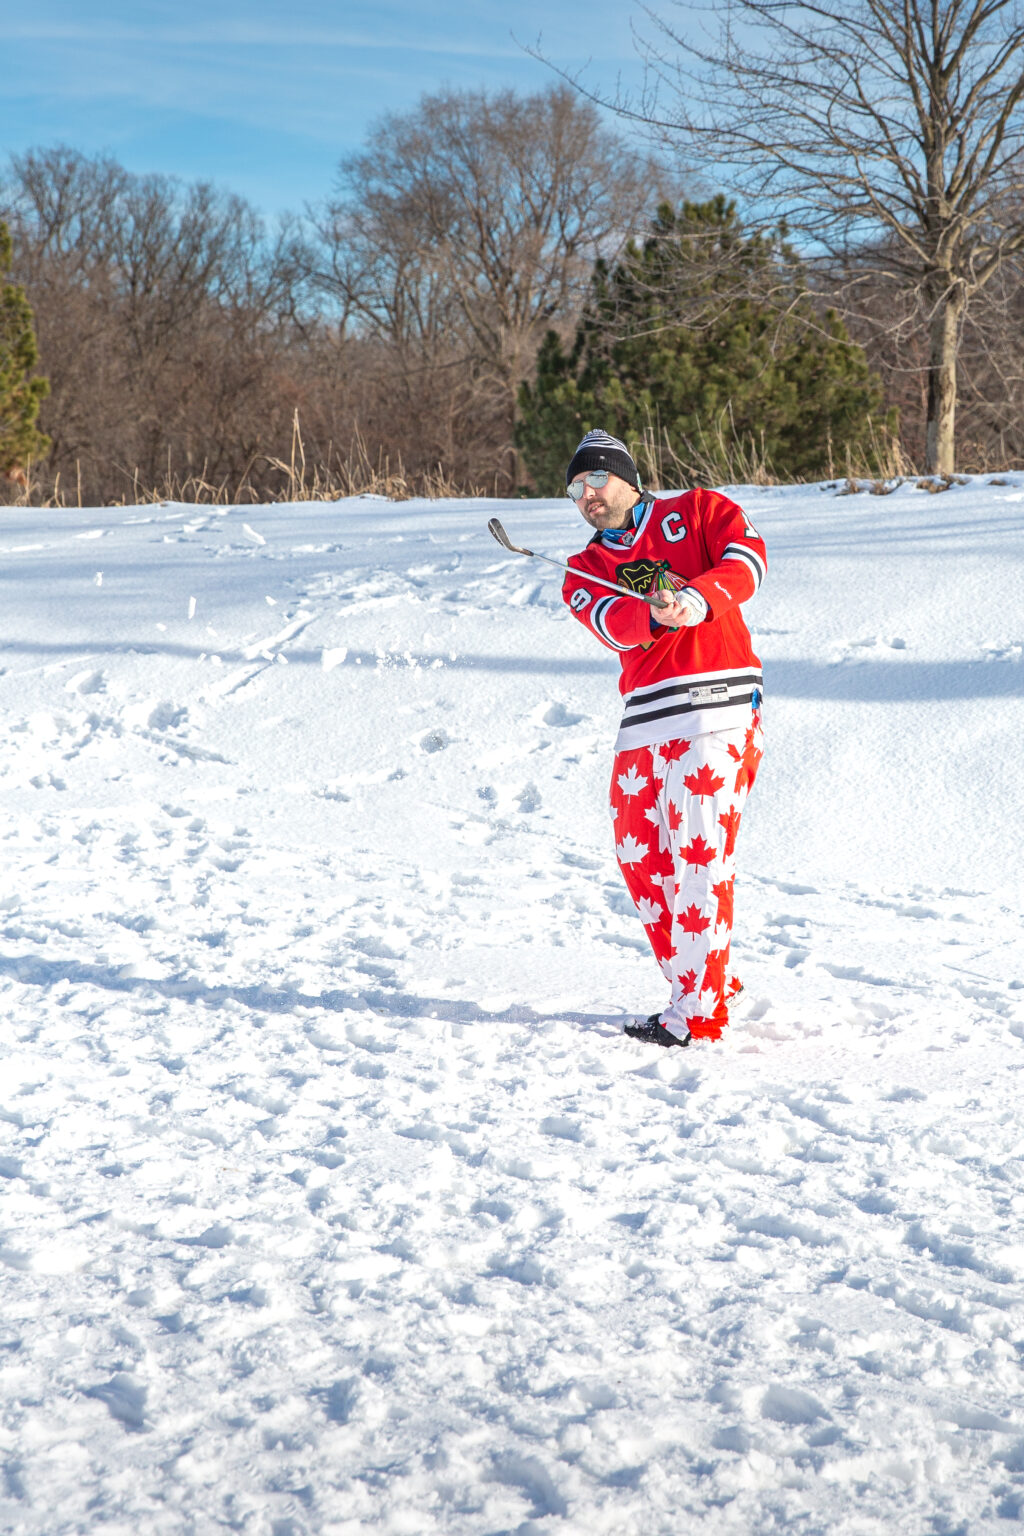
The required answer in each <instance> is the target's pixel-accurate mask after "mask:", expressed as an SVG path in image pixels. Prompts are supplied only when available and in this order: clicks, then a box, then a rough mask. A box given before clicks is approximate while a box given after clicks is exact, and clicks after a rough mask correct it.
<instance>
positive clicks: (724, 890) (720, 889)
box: [712, 880, 733, 929]
mask: <svg viewBox="0 0 1024 1536" xmlns="http://www.w3.org/2000/svg"><path fill="white" fill-rule="evenodd" d="M712 892H713V894H714V895H715V896H716V897H717V898H718V912H717V914H716V916H715V927H716V928H717V927H718V924H719V923H724V924H725V926H726V928H729V929H731V928H732V893H733V881H732V880H723V881H722V883H721V885H715V886H712Z"/></svg>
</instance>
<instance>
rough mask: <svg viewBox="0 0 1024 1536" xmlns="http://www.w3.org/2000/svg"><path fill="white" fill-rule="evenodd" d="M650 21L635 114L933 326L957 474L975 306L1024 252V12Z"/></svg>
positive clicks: (840, 6)
mask: <svg viewBox="0 0 1024 1536" xmlns="http://www.w3.org/2000/svg"><path fill="white" fill-rule="evenodd" d="M686 9H687V12H688V16H689V18H690V20H691V22H692V16H693V12H692V9H691V8H689V7H687V8H686ZM648 14H649V15H650V16H651V18H652V20H653V21H654V23H655V25H656V27H657V33H656V41H655V42H653V43H648V45H647V57H648V63H649V67H650V69H651V71H652V74H651V82H652V92H651V95H650V96H649V97H648V99H647V101H646V103H645V105H644V106H643V107H642V108H641V109H640V113H639V115H642V116H644V117H645V119H646V120H647V121H649V122H652V123H656V124H657V125H658V126H659V127H660V128H661V129H662V130H664V131H667V132H668V133H669V134H670V135H671V136H672V137H674V138H676V139H680V138H682V139H683V140H685V142H687V143H688V144H690V145H693V144H696V145H697V147H698V149H699V151H700V152H701V153H702V157H703V158H704V159H705V161H711V162H714V163H715V164H716V165H717V166H718V168H719V170H720V172H721V175H722V178H723V180H724V181H725V183H726V184H727V185H729V186H730V187H731V188H732V189H734V190H735V191H736V192H737V193H739V194H740V195H741V197H742V198H743V201H744V204H745V207H746V208H747V209H748V210H753V211H754V212H755V214H756V213H757V212H758V211H761V212H763V214H764V217H765V219H766V221H767V222H773V221H775V220H777V219H778V218H779V216H780V214H783V215H784V216H785V218H786V220H787V223H788V226H789V228H790V230H791V231H792V232H793V233H794V234H795V235H799V236H801V237H802V239H803V241H804V242H805V244H806V243H808V242H809V243H810V244H809V245H807V248H813V247H816V248H817V250H818V251H819V252H821V253H823V254H824V256H825V258H826V259H827V261H828V262H829V263H831V264H832V266H833V269H834V268H835V266H836V265H839V266H841V267H842V269H843V270H844V271H845V272H846V274H847V277H848V281H849V283H850V284H852V287H853V289H854V290H856V288H857V287H859V286H862V285H863V286H866V287H867V288H870V289H872V290H873V291H877V290H878V289H879V287H880V288H881V289H882V290H883V291H888V292H889V293H890V294H891V299H890V302H889V304H888V306H887V307H888V309H889V311H890V313H892V312H894V311H898V312H899V314H900V317H901V319H902V321H903V322H904V323H905V322H906V321H907V318H908V316H916V317H917V319H918V323H920V320H921V318H922V317H923V321H924V324H925V326H926V328H927V336H928V346H927V354H926V358H925V359H924V360H923V366H924V368H925V370H926V376H927V426H926V443H925V456H926V467H927V468H928V469H929V470H930V471H932V472H934V473H949V472H951V471H952V469H953V467H954V427H955V418H956V405H957V353H958V348H959V345H960V340H961V337H962V334H963V328H964V324H965V319H966V316H967V312H968V308H969V306H970V304H971V302H972V300H973V299H974V298H975V296H976V295H978V294H979V292H980V291H981V290H982V289H984V288H985V287H986V286H987V285H988V284H990V283H991V282H992V280H993V279H994V278H995V277H996V275H997V274H998V273H999V272H1000V270H1001V269H1002V268H1003V267H1004V265H1005V264H1006V263H1007V262H1009V261H1011V260H1012V259H1013V258H1014V257H1015V256H1016V254H1017V253H1018V252H1019V251H1021V250H1024V107H1022V100H1024V17H1022V14H1021V10H1020V6H1019V3H1018V0H817V3H816V0H793V3H789V0H726V4H725V5H724V7H722V8H721V9H720V10H719V11H718V12H717V13H716V14H718V15H719V18H720V31H719V34H718V36H717V38H716V39H715V40H714V41H713V42H712V41H709V40H704V41H702V40H700V39H698V38H696V37H695V35H692V34H691V33H689V32H687V33H685V34H684V31H683V28H682V26H681V25H680V26H675V27H674V26H673V25H672V24H671V22H670V21H669V20H668V19H667V18H666V17H665V15H664V14H660V15H659V14H656V13H655V12H654V11H651V10H649V11H648ZM659 99H660V100H661V101H662V102H664V101H666V99H667V101H668V103H669V107H668V109H667V110H662V109H661V108H660V107H659V106H658V101H659ZM851 303H852V299H851ZM884 307H885V306H883V308H884ZM875 313H876V315H877V309H876V311H875Z"/></svg>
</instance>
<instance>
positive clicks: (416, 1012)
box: [0, 955, 624, 1050]
mask: <svg viewBox="0 0 1024 1536" xmlns="http://www.w3.org/2000/svg"><path fill="white" fill-rule="evenodd" d="M0 976H9V977H11V979H12V980H14V981H20V982H21V983H22V984H23V985H26V986H36V987H52V986H57V985H58V984H59V983H61V982H73V983H74V984H75V985H77V986H92V987H97V988H99V989H100V990H101V991H105V992H115V993H119V994H121V995H124V994H131V993H136V994H139V995H145V996H149V997H152V996H154V995H155V996H157V997H163V998H166V999H168V1001H171V1000H174V1001H178V1002H189V1003H201V1004H203V1005H204V1006H205V1007H207V1008H211V1009H216V1008H221V1007H223V1005H224V1004H225V1003H238V1004H240V1005H241V1006H242V1007H245V1008H249V1009H251V1010H252V1011H253V1012H254V1013H281V1014H284V1013H294V1011H295V1009H296V1008H308V1009H321V1010H323V1011H325V1012H329V1013H346V1012H354V1013H363V1014H366V1015H367V1016H370V1015H373V1016H376V1017H387V1018H391V1019H436V1020H438V1022H439V1023H446V1024H492V1025H494V1024H553V1023H562V1024H576V1025H578V1026H579V1027H580V1028H581V1029H594V1030H597V1031H598V1032H599V1033H601V1034H602V1035H608V1034H618V1033H619V1031H620V1030H621V1027H622V1020H623V1017H624V1015H623V1014H622V1013H606V1014H603V1013H602V1014H597V1013H568V1012H566V1013H563V1012H558V1013H538V1012H537V1011H536V1010H535V1009H533V1008H526V1007H522V1006H519V1005H514V1006H512V1007H509V1008H503V1009H501V1010H499V1011H490V1010H488V1009H486V1008H481V1007H480V1006H479V1004H478V1003H472V1002H463V1001H460V1000H459V999H457V998H450V997H417V996H415V995H414V994H412V993H409V992H390V991H385V990H383V989H381V988H375V987H361V988H359V989H358V990H356V989H352V990H349V989H344V990H343V989H329V990H325V991H323V992H321V993H318V994H312V993H306V992H300V991H299V990H298V989H297V988H294V987H273V986H266V985H261V984H256V985H253V986H248V987H237V986H229V985H223V986H207V985H206V984H205V983H204V982H201V981H198V980H195V979H188V978H184V977H183V978H181V979H174V978H160V977H151V976H125V975H122V974H121V973H120V972H119V971H117V970H111V969H110V968H109V967H106V966H102V965H90V964H88V963H87V962H85V961H81V960H43V959H41V958H40V957H39V956H37V955H0ZM339 1045H340V1042H339ZM327 1048H328V1049H330V1047H327ZM380 1049H381V1050H391V1049H392V1046H391V1044H390V1043H387V1044H385V1043H384V1042H382V1043H381V1046H380Z"/></svg>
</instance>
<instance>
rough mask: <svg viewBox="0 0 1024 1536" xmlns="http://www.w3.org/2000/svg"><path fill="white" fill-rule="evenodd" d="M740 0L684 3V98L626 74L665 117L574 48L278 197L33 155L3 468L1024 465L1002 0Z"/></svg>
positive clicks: (236, 492) (24, 161) (148, 473)
mask: <svg viewBox="0 0 1024 1536" xmlns="http://www.w3.org/2000/svg"><path fill="white" fill-rule="evenodd" d="M725 10H726V11H728V12H739V13H741V14H743V15H744V16H745V17H746V18H747V19H748V20H750V19H751V18H753V20H755V21H758V22H759V23H760V25H761V27H762V29H763V31H764V32H765V34H766V39H767V40H766V41H765V45H764V48H763V49H762V51H761V52H758V50H757V48H756V47H755V46H753V45H752V44H751V42H750V37H749V35H748V36H747V38H746V40H745V42H744V45H743V47H742V49H737V48H736V47H735V46H734V45H732V44H730V46H726V44H727V43H729V40H730V38H734V37H735V34H734V33H732V32H728V31H727V32H726V34H725V38H724V41H723V43H722V46H721V48H719V49H717V50H715V51H711V52H708V53H706V54H703V55H702V54H700V53H699V52H698V51H697V50H695V49H694V47H693V45H692V43H691V42H690V40H689V39H688V38H686V37H679V36H675V35H673V34H668V33H667V29H664V28H663V33H665V35H668V36H669V37H670V41H671V50H670V51H669V50H666V49H664V48H663V49H662V51H661V53H660V54H657V55H653V54H652V60H651V66H652V68H653V69H655V70H657V69H659V68H660V69H661V71H662V74H663V77H664V76H665V71H666V69H667V62H668V60H669V59H671V61H672V63H673V67H674V68H675V69H676V70H677V72H678V71H679V70H680V69H681V68H682V66H681V64H680V60H686V59H687V58H689V60H690V62H691V64H692V65H693V66H694V67H693V68H692V69H691V70H690V71H689V73H684V74H678V73H677V76H676V79H675V87H676V95H675V97H674V98H672V97H670V100H674V101H675V102H676V110H675V111H674V112H673V113H672V114H670V115H669V116H665V114H664V112H662V115H661V116H660V117H659V115H658V111H660V110H661V109H658V111H656V110H655V108H654V106H653V105H652V104H651V102H647V103H645V104H643V105H642V109H637V108H628V109H627V108H625V107H624V106H623V105H622V104H619V109H620V115H621V113H622V112H624V111H632V113H633V115H634V116H641V117H642V118H643V119H644V122H645V124H646V125H647V126H649V127H650V126H654V127H660V128H661V130H662V135H663V137H662V141H661V143H660V144H657V145H656V146H655V148H654V149H643V148H638V147H637V141H636V139H635V138H629V137H627V136H626V134H625V132H624V131H622V129H621V128H620V127H618V126H615V120H614V118H613V119H609V117H608V115H607V114H606V113H603V112H601V111H599V110H598V107H597V106H596V105H595V104H594V102H592V101H591V100H589V99H587V97H586V96H585V95H584V94H582V93H581V92H580V91H579V90H577V89H573V88H571V87H570V86H569V85H568V84H565V83H562V84H558V85H554V86H552V87H551V88H549V89H548V90H545V91H541V92H536V93H534V94H532V95H517V94H516V93H514V92H511V91H503V92H496V93H487V92H483V91H479V92H471V91H442V92H438V93H435V94H431V95H427V96H425V97H424V98H423V99H422V100H421V102H420V104H419V105H418V107H416V108H415V109H414V110H413V111H411V112H408V113H404V114H391V115H389V116H386V117H384V118H382V119H381V120H380V121H379V122H378V123H377V124H376V125H375V127H374V128H373V130H372V131H371V133H370V135H369V137H368V139H367V142H366V144H365V146H364V148H363V149H362V150H361V151H360V152H358V153H356V154H353V155H351V156H349V157H347V158H346V159H345V160H343V161H342V162H341V164H340V166H339V170H338V177H337V182H336V185H335V188H334V190H333V193H332V195H331V196H329V197H327V198H325V200H324V202H323V203H322V204H321V205H320V206H318V207H316V208H313V209H309V210H307V212H306V213H305V215H303V216H302V217H293V218H290V219H287V220H284V221H282V222H281V223H279V225H278V226H277V227H276V228H275V229H273V230H269V229H268V228H267V226H266V225H265V223H264V221H263V220H262V219H261V218H260V217H259V215H258V214H257V213H256V211H255V210H254V209H253V208H252V207H251V206H249V205H248V204H247V203H246V202H245V201H244V200H243V199H241V198H238V197H235V196H233V195H231V194H230V193H228V192H224V191H220V190H217V189H215V188H213V187H211V186H209V185H206V184H203V183H197V184H194V185H185V184H182V183H181V182H179V181H177V180H175V179H173V178H168V177H164V176H139V175H135V174H132V173H130V172H128V171H127V170H126V169H125V168H124V167H123V166H121V165H119V164H118V162H117V161H116V160H114V159H112V158H110V157H109V156H87V155H84V154H82V153H80V152H77V151H75V150H73V149H69V148H67V147H56V148H47V149H38V150H33V151H30V152H28V153H26V154H23V155H18V156H14V157H12V158H11V160H10V162H9V164H8V166H7V168H6V170H5V171H4V173H3V174H2V176H0V283H2V287H0V475H4V474H7V475H11V474H15V475H17V474H18V473H19V472H22V471H27V472H28V475H29V476H30V477H31V485H27V484H23V483H20V482H17V481H11V480H8V481H7V482H6V492H5V490H4V489H3V482H0V496H5V497H6V499H7V500H11V499H15V498H16V497H19V496H20V497H21V498H22V499H24V498H25V497H27V496H29V495H31V496H32V497H33V499H54V500H63V501H81V502H82V503H84V504H90V503H103V502H109V501H116V500H134V499H139V498H141V497H148V496H155V495H165V496H176V495H177V496H184V497H190V496H192V495H195V496H204V497H205V496H210V497H218V498H220V499H222V500H231V501H240V500H246V499H252V500H263V499H272V498H275V497H279V496H282V495H297V494H338V493H342V492H345V491H354V490H359V489H365V488H375V489H380V490H385V491H387V492H389V493H394V494H403V493H405V494H410V493H425V494H432V493H441V492H445V491H447V492H450V493H464V492H468V491H478V492H485V493H490V494H497V495H511V494H516V493H517V492H520V491H523V492H535V493H542V494H551V493H554V492H557V490H559V489H560V486H561V474H562V466H564V463H565V462H566V460H567V458H568V456H569V454H570V453H571V450H572V448H573V446H574V445H575V443H576V441H577V440H578V438H579V436H580V435H582V432H583V431H584V430H586V429H587V428H588V427H590V426H592V425H604V426H606V427H608V429H609V430H611V431H613V432H616V433H617V435H620V436H623V437H625V438H626V439H627V441H629V443H630V445H631V447H632V448H633V449H634V452H635V453H636V456H637V459H638V462H639V463H640V465H641V469H642V472H643V474H644V476H645V479H646V481H647V483H650V484H652V485H654V486H657V485H662V484H669V483H672V484H679V483H681V482H683V481H686V480H704V481H705V482H707V481H712V482H718V483H722V482H724V481H728V480H736V479H749V478H754V477H762V478H779V479H786V478H807V479H809V478H817V477H822V476H826V475H828V476H832V475H837V474H845V473H862V474H863V473H869V474H874V475H884V474H887V473H893V472H896V471H899V470H902V469H911V468H912V469H918V470H927V471H931V472H943V471H945V472H950V471H951V470H952V467H953V465H954V463H955V465H956V467H957V468H960V469H990V468H997V467H999V468H1003V467H1013V466H1015V465H1019V464H1021V463H1022V462H1024V427H1022V424H1021V422H1022V418H1021V412H1020V405H1021V403H1022V402H1021V395H1022V390H1024V379H1022V364H1021V361H1020V360H1021V357H1022V356H1024V348H1022V347H1021V344H1020V343H1021V331H1022V325H1024V299H1022V293H1024V286H1022V283H1021V277H1022V275H1024V274H1022V271H1021V263H1022V260H1024V255H1022V253H1024V215H1022V213H1021V206H1022V199H1021V196H1020V192H1021V190H1024V188H1022V187H1021V185H1019V184H1018V182H1017V181H1016V180H1015V178H1017V177H1018V176H1020V177H1022V178H1024V146H1022V143H1021V139H1020V120H1019V111H1018V108H1019V103H1020V99H1021V95H1022V93H1024V74H1022V73H1021V68H1020V64H1019V58H1020V56H1021V50H1020V48H1019V47H1018V48H1017V52H1016V53H1014V51H1013V47H1012V46H1011V45H1012V44H1013V43H1014V41H1015V40H1016V42H1017V43H1018V44H1019V43H1021V42H1024V35H1022V36H1021V37H1020V38H1018V37H1017V34H1016V32H1015V31H1014V30H1013V27H1012V26H1011V25H1009V23H1007V24H1005V25H1003V24H1002V21H1001V18H1002V13H1003V11H1004V10H1005V7H1004V6H1003V4H1002V3H1001V0H943V3H940V0H899V4H898V5H897V4H896V0H855V3H854V4H853V5H852V6H850V5H847V4H844V5H842V6H840V5H838V4H835V5H834V6H833V5H832V4H831V3H830V0H825V3H823V4H817V3H812V4H796V5H794V6H792V7H787V8H784V9H783V10H780V9H779V8H778V7H776V6H775V5H774V4H773V3H772V0H731V3H730V4H729V5H728V6H726V7H725ZM805 13H806V14H805ZM726 20H728V17H726ZM999 26H1002V30H1001V31H999V30H998V28H999ZM780 29H781V37H780V36H779V35H778V34H779V32H780ZM872 29H874V30H872ZM883 45H884V46H883ZM787 50H788V52H787ZM663 83H664V80H663ZM671 83H672V81H671V80H670V81H669V84H671ZM684 84H685V91H684V88H683V87H684ZM880 86H884V87H885V89H884V90H882V89H880ZM702 93H703V94H702ZM829 135H831V137H829ZM645 142H650V141H645ZM695 144H696V145H698V146H704V147H705V148H706V150H707V154H706V156H704V157H703V163H702V176H701V178H700V179H698V178H697V176H696V175H695V174H694V172H693V169H692V163H693V162H692V161H691V162H690V169H689V170H687V169H686V168H685V166H684V168H683V169H680V168H679V167H680V164H681V161H680V159H679V151H680V148H681V147H682V148H683V149H685V148H686V147H687V146H690V147H691V148H692V146H693V145H695ZM711 176H713V177H714V178H716V179H717V180H718V183H719V185H718V186H717V187H716V186H715V185H714V184H713V182H711V181H709V177H711ZM723 188H724V190H723ZM780 213H784V214H785V217H779V214H780Z"/></svg>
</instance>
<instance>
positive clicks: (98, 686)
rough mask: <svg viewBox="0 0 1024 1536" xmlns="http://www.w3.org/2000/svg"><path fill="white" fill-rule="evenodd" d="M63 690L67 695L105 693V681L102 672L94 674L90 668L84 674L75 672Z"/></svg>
mask: <svg viewBox="0 0 1024 1536" xmlns="http://www.w3.org/2000/svg"><path fill="white" fill-rule="evenodd" d="M64 688H65V691H66V692H67V693H105V692H106V689H107V680H106V677H105V676H104V675H103V673H102V672H95V671H93V669H92V668H91V667H90V668H89V669H88V670H87V671H85V672H76V673H75V675H74V677H69V678H68V680H67V682H66V683H65V684H64Z"/></svg>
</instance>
